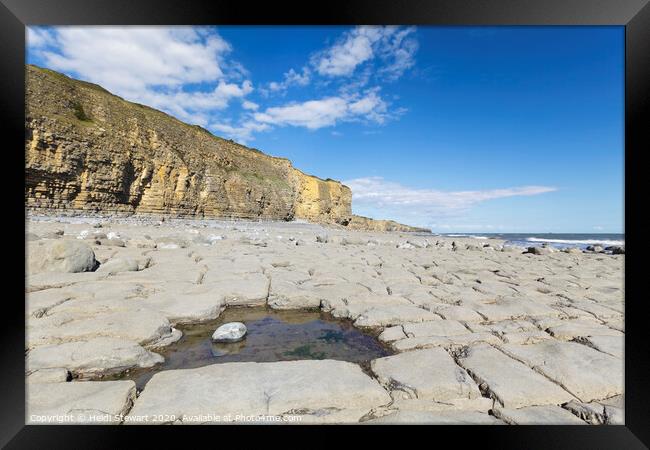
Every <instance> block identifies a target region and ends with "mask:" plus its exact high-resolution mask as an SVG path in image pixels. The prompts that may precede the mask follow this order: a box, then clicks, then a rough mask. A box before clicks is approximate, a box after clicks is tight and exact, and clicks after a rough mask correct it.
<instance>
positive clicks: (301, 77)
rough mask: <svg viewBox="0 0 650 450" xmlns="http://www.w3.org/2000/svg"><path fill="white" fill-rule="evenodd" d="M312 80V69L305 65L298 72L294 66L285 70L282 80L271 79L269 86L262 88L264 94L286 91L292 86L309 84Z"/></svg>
mask: <svg viewBox="0 0 650 450" xmlns="http://www.w3.org/2000/svg"><path fill="white" fill-rule="evenodd" d="M310 81H311V71H310V70H309V68H307V67H303V68H302V71H301V73H298V72H296V71H295V70H294V69H293V68H292V69H289V71H288V72H285V74H284V76H283V79H282V81H281V82H277V81H271V82H270V83H269V84H268V87H267V88H263V89H260V92H262V94H263V95H264V96H267V97H268V95H269V94H271V93H273V94H277V93H285V92H286V90H287V89H289V88H290V87H291V86H307V85H308V84H309V82H310Z"/></svg>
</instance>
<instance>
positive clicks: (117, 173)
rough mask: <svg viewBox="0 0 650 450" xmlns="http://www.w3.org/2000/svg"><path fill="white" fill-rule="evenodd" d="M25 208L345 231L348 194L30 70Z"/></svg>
mask: <svg viewBox="0 0 650 450" xmlns="http://www.w3.org/2000/svg"><path fill="white" fill-rule="evenodd" d="M26 77H27V79H26V87H27V98H26V123H25V151H26V155H25V178H26V185H25V201H26V206H27V207H30V208H62V209H75V210H86V211H117V212H133V213H160V214H172V215H179V216H198V217H239V218H267V219H280V220H291V219H294V218H300V219H307V220H310V221H314V222H324V223H338V224H341V225H347V224H348V223H349V222H350V220H351V218H352V212H351V197H352V195H351V192H350V189H349V188H348V187H347V186H344V185H342V184H341V183H339V182H337V181H334V180H321V179H319V178H316V177H313V176H309V175H305V174H303V173H302V172H300V171H299V170H297V169H295V168H293V167H292V165H291V163H290V162H289V161H288V160H286V159H282V158H274V157H271V156H268V155H265V154H263V153H261V152H259V151H257V150H254V149H250V148H247V147H244V146H242V145H239V144H236V143H234V142H232V141H228V140H225V139H221V138H219V137H216V136H214V135H212V134H210V133H209V132H208V131H206V130H204V129H202V128H200V127H197V126H192V125H188V124H185V123H183V122H180V121H178V120H176V119H175V118H173V117H171V116H169V115H167V114H164V113H162V112H160V111H157V110H154V109H152V108H148V107H146V106H142V105H138V104H135V103H130V102H127V101H125V100H123V99H121V98H120V97H117V96H114V95H112V94H110V93H109V92H108V91H106V90H104V89H103V88H101V87H99V86H96V85H93V84H90V83H86V82H82V81H78V80H73V79H70V78H68V77H66V76H64V75H62V74H59V73H57V72H53V71H49V70H45V69H40V68H37V67H34V66H27V69H26Z"/></svg>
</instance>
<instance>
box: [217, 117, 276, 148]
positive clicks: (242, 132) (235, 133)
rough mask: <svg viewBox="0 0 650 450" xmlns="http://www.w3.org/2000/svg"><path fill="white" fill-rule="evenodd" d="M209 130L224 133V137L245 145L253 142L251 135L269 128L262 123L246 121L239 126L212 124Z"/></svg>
mask: <svg viewBox="0 0 650 450" xmlns="http://www.w3.org/2000/svg"><path fill="white" fill-rule="evenodd" d="M209 128H210V129H211V130H214V131H216V132H220V133H224V134H225V135H226V137H229V138H232V139H234V140H236V141H237V142H239V143H241V144H244V145H246V143H247V142H248V141H251V140H253V133H255V132H261V131H267V130H269V129H270V128H271V127H270V126H269V125H266V124H264V123H257V122H254V121H251V120H248V121H246V122H244V123H243V124H242V125H240V126H233V125H229V124H226V123H213V124H210V126H209Z"/></svg>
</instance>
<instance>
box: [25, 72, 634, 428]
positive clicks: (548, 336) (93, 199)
mask: <svg viewBox="0 0 650 450" xmlns="http://www.w3.org/2000/svg"><path fill="white" fill-rule="evenodd" d="M26 93H27V96H26V110H25V112H26V121H25V208H26V230H25V240H26V260H27V261H26V274H25V276H26V280H25V285H26V303H25V330H26V340H25V363H26V372H25V379H26V392H27V398H26V422H27V423H28V424H49V423H58V424H67V423H83V424H97V423H101V424H127V425H128V424H203V423H209V424H218V423H268V424H274V423H292V424H295V423H317V424H324V423H343V424H352V423H354V424H360V423H361V424H394V423H395V424H397V423H418V424H622V423H624V414H623V412H624V401H623V398H624V397H623V396H624V387H623V385H624V383H623V367H624V341H625V325H624V310H625V300H624V297H625V295H624V294H625V292H624V258H625V250H624V248H623V247H620V246H609V247H608V246H607V245H604V246H601V245H587V246H584V248H583V247H581V248H578V247H572V246H566V248H562V249H558V248H554V247H553V246H550V245H549V246H545V245H534V246H532V247H530V248H528V247H527V246H526V247H521V246H517V245H510V244H511V242H507V241H506V240H503V239H496V238H490V239H488V238H485V239H474V238H472V237H460V236H459V237H451V236H447V237H445V236H439V235H433V234H431V233H430V232H429V230H427V229H422V228H417V227H413V226H409V225H404V224H401V223H397V222H395V221H392V220H384V219H382V218H381V217H379V218H368V217H364V216H360V215H357V214H353V210H352V198H353V195H352V194H353V193H352V189H351V188H350V187H348V186H346V185H345V184H344V183H342V182H340V181H337V180H333V179H330V178H327V179H322V178H319V177H316V176H313V175H309V174H306V173H303V172H302V171H300V170H298V169H297V168H295V167H294V166H293V164H292V163H291V161H289V160H288V159H285V158H280V157H274V156H270V155H266V154H264V153H263V152H262V151H260V150H258V149H254V148H249V147H246V146H244V145H240V144H238V143H236V142H234V141H233V140H231V139H224V138H221V137H218V136H215V135H213V134H212V133H211V132H209V131H208V130H206V129H204V128H202V127H200V126H197V125H190V124H187V123H184V122H181V121H179V120H178V119H176V118H175V117H172V116H170V115H169V114H166V113H164V112H161V111H158V110H155V109H153V108H150V107H147V106H144V105H140V104H137V103H132V102H128V101H126V100H124V99H123V98H121V97H118V96H116V95H113V94H111V93H110V92H108V91H107V90H105V89H104V88H103V87H101V86H99V85H96V84H91V83H88V82H85V81H80V80H75V79H73V78H69V77H68V76H65V75H63V74H61V73H58V72H55V71H52V70H49V69H43V68H40V67H37V66H34V65H28V66H26ZM361 106H363V104H361V105H357V106H356V107H357V108H360V107H361ZM364 145H365V144H364ZM400 145H401V144H400ZM369 148H371V147H369ZM373 151H374V149H373ZM393 151H397V152H399V151H401V150H400V148H396V149H394V150H393ZM394 156H395V155H391V160H392V159H393V158H394ZM426 170H429V168H427V169H426ZM431 176H432V177H433V175H431ZM372 180H375V181H376V180H377V179H376V178H373V179H372ZM372 180H371V181H372ZM348 184H350V185H351V186H353V185H352V184H351V183H348ZM390 186H392V187H391V188H390V190H389V192H388V193H384V195H385V196H387V197H394V195H393V194H392V192H393V190H395V189H397V188H395V185H390ZM390 186H389V187H390ZM398 188H399V189H397V190H398V191H399V192H401V193H402V194H401V196H400V195H397V197H398V200H399V202H400V204H403V205H407V206H408V205H413V208H418V204H419V203H417V202H416V203H413V201H414V199H413V194H414V193H415V194H417V197H418V198H419V197H422V196H424V197H433V198H434V200H435V199H439V197H441V196H443V197H445V198H447V197H449V196H446V194H444V193H441V192H440V191H427V190H417V191H406V193H405V192H404V189H402V188H400V187H399V185H398ZM531 189H532V190H531ZM549 189H550V188H543V189H541V190H540V188H539V187H537V188H536V187H534V186H533V187H532V188H531V187H528V188H527V189H524V191H525V192H529V193H530V192H533V191H534V192H538V193H539V192H550V191H553V190H554V189H550V190H549ZM520 191H521V189H518V190H517V189H515V190H512V189H509V190H508V189H506V190H505V191H504V190H495V191H488V192H487V193H481V192H478V193H476V192H473V191H459V192H456V193H455V194H453V195H451V197H453V198H455V199H456V200H454V201H453V202H452V203H453V204H454V205H456V206H458V204H457V201H458V199H460V200H461V203H460V204H459V205H460V206H462V207H463V208H464V207H466V206H467V205H470V204H471V202H470V201H469V200H465V199H467V198H468V196H469V197H472V198H473V197H475V196H477V195H478V196H479V197H481V198H483V197H485V198H492V197H494V196H497V197H498V196H503V195H506V194H507V195H520V194H521V192H520ZM399 192H398V194H399ZM504 192H506V194H504ZM377 195H378V194H376V193H375V192H370V193H369V194H368V193H367V196H366V198H368V196H370V197H372V198H375V197H377ZM531 195H532V194H531ZM451 197H449V198H451ZM454 202H456V203H454ZM452 209H454V211H457V210H458V209H459V208H458V207H454V208H452ZM461 209H462V208H461ZM379 211H380V212H382V213H383V212H384V209H380V210H379ZM540 214H541V213H540ZM395 217H397V216H394V217H393V218H395ZM409 217H411V216H409ZM552 238H553V237H552V236H551V239H552ZM536 239H538V240H539V238H536ZM555 239H557V237H555ZM542 240H548V236H542ZM589 242H590V241H589ZM601 243H602V242H601Z"/></svg>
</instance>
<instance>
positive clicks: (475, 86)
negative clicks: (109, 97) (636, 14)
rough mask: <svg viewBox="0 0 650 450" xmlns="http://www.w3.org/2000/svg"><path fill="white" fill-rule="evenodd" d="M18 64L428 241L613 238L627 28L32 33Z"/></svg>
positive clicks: (618, 221) (619, 216)
mask: <svg viewBox="0 0 650 450" xmlns="http://www.w3.org/2000/svg"><path fill="white" fill-rule="evenodd" d="M27 42H28V49H27V50H28V51H27V59H28V62H30V63H33V64H37V65H40V66H45V67H49V68H52V69H54V70H58V71H61V72H64V73H66V74H68V75H70V76H72V77H75V78H80V79H84V80H88V81H91V82H95V83H98V84H100V85H102V86H103V87H105V88H106V89H108V90H109V91H111V92H113V93H115V94H117V95H120V96H122V97H124V98H126V99H127V100H132V101H136V102H139V103H144V104H147V105H150V106H152V107H155V108H158V109H162V110H164V111H166V112H168V113H170V114H172V115H174V116H176V117H178V118H179V119H181V120H184V121H186V122H189V123H196V124H200V125H202V126H204V127H205V128H207V129H209V130H211V131H212V132H214V133H215V134H217V135H220V136H224V137H228V138H232V139H235V140H236V141H239V142H242V143H245V144H246V145H248V146H250V147H255V148H259V149H260V150H262V151H264V152H265V153H268V154H271V155H275V156H282V157H286V158H289V159H290V160H291V161H292V162H293V164H294V166H295V167H297V168H299V169H301V170H303V171H304V172H307V173H311V174H314V175H317V176H320V177H322V178H334V179H337V180H342V181H343V182H345V183H346V184H347V185H348V186H350V187H351V188H352V191H353V203H352V207H353V211H354V212H355V213H357V214H362V215H366V216H370V217H375V218H389V219H394V220H398V221H401V222H404V223H408V224H413V225H421V226H427V227H430V228H432V230H433V231H437V232H479V233H482V232H484V233H488V232H584V233H594V232H614V233H616V232H623V228H624V224H623V204H624V192H623V182H624V174H623V164H624V150H623V149H624V141H623V137H624V133H623V131H624V101H623V99H624V29H623V27H276V26H265V27H251V26H242V27H232V26H224V27H120V28H116V27H56V28H52V27H32V28H30V29H29V30H28V36H27Z"/></svg>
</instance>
